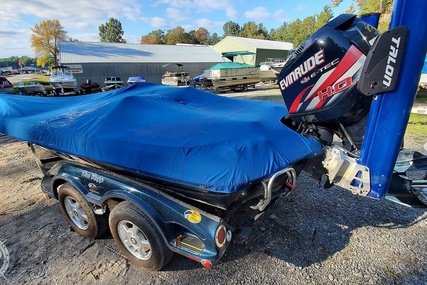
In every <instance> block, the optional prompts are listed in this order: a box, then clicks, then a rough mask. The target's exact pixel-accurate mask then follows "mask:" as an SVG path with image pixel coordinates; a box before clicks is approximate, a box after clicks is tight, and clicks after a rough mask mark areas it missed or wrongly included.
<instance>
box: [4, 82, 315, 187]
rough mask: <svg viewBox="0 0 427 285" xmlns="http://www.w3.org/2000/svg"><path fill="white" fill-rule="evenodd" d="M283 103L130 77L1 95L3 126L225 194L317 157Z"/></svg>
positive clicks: (50, 145) (64, 149)
mask: <svg viewBox="0 0 427 285" xmlns="http://www.w3.org/2000/svg"><path fill="white" fill-rule="evenodd" d="M286 114H287V110H286V107H285V106H284V105H280V104H275V103H271V102H266V101H257V100H244V99H238V98H227V97H224V96H218V95H215V94H211V93H208V92H204V91H201V90H197V89H195V88H192V87H185V88H177V87H170V86H164V85H158V84H150V83H137V84H133V85H131V86H128V87H123V88H120V89H116V90H112V91H108V92H103V93H97V94H91V95H85V96H69V97H66V96H65V97H29V96H19V95H6V94H1V95H0V132H2V133H4V134H7V135H10V136H13V137H15V138H18V139H20V140H23V141H28V142H29V143H32V144H36V145H39V146H42V147H45V148H47V149H51V150H54V151H57V152H60V153H64V154H69V155H74V156H77V157H80V158H82V159H86V160H90V161H93V162H95V163H96V162H99V163H102V164H104V165H110V166H111V167H117V168H120V169H123V170H126V171H128V172H130V173H135V174H137V175H140V176H142V177H151V178H153V179H158V180H161V181H169V182H171V183H174V184H177V185H183V186H186V187H193V188H197V189H201V190H203V191H205V192H214V193H217V194H231V193H235V192H238V191H240V190H243V189H245V188H246V187H248V185H251V184H252V183H253V182H257V181H258V182H259V181H261V180H262V179H265V178H267V177H270V176H271V175H272V174H273V173H275V172H277V171H279V170H281V169H284V168H286V167H288V166H291V165H293V164H295V163H297V162H299V161H301V160H304V159H306V158H310V157H315V156H317V155H320V154H321V153H322V149H321V146H320V144H319V143H318V141H317V140H315V139H311V138H306V137H304V136H301V135H300V134H298V133H296V132H294V131H292V130H290V129H289V128H287V127H285V126H284V125H282V123H281V122H280V119H281V117H282V116H284V115H286Z"/></svg>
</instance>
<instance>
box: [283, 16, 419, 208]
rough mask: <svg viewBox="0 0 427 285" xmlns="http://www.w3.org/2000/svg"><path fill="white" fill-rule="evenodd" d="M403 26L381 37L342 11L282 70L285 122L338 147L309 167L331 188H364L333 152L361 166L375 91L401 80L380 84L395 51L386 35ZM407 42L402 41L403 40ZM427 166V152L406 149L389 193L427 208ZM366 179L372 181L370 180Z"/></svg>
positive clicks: (347, 162)
mask: <svg viewBox="0 0 427 285" xmlns="http://www.w3.org/2000/svg"><path fill="white" fill-rule="evenodd" d="M397 29H399V28H397ZM397 29H394V31H395V32H394V33H384V34H382V35H381V36H379V33H378V32H377V30H376V29H375V28H374V27H372V26H371V25H369V24H367V23H366V22H364V21H362V20H361V19H360V18H357V17H356V16H355V15H346V14H344V15H340V16H338V17H336V18H335V19H333V20H331V21H330V22H329V23H327V24H326V25H325V26H323V27H322V28H320V29H319V30H318V31H317V32H315V33H314V34H313V35H312V36H311V37H310V38H308V39H307V40H306V41H305V42H304V43H303V44H302V45H301V46H300V47H298V48H297V49H296V50H295V51H294V52H293V53H292V55H291V56H290V57H289V59H288V60H287V62H286V64H285V66H284V67H283V69H282V71H281V72H280V75H279V78H278V84H279V87H280V90H281V92H282V96H283V99H284V101H285V104H286V106H287V108H288V111H289V114H288V115H287V116H285V117H283V118H282V123H283V124H285V125H286V126H288V127H290V128H292V129H294V130H295V131H297V132H299V133H301V134H303V135H306V136H311V137H315V138H317V139H318V140H319V141H320V142H321V143H322V144H323V145H324V147H325V150H326V152H328V150H330V149H333V151H329V154H325V158H323V160H322V161H310V162H309V163H306V166H305V168H304V169H305V170H306V171H307V172H309V173H310V174H311V175H312V176H313V177H315V178H317V179H318V180H319V181H320V180H321V177H322V175H323V174H325V172H326V173H327V175H328V177H329V179H330V180H329V181H327V182H326V183H325V187H330V186H332V185H334V184H335V185H338V186H341V187H344V188H346V189H350V190H353V191H354V192H356V193H357V191H359V190H360V189H359V188H358V187H357V183H354V184H353V182H350V183H347V182H346V181H345V179H342V177H344V176H345V174H343V173H344V171H342V170H338V169H334V165H338V164H340V163H341V162H342V161H341V157H340V156H334V154H332V155H331V153H333V152H334V150H338V152H341V150H340V149H343V150H344V152H342V153H343V154H344V156H348V157H349V158H346V159H344V160H343V161H344V162H342V165H344V166H345V167H349V165H352V167H353V168H354V169H356V168H357V167H358V164H357V159H358V158H359V154H360V148H361V145H362V141H363V136H364V133H365V127H366V123H367V121H368V115H369V110H370V106H371V102H372V98H374V96H370V95H373V94H376V93H378V92H380V91H389V90H392V88H394V87H393V86H394V84H395V81H393V80H392V79H391V78H390V82H385V83H387V84H386V85H387V87H386V88H384V86H380V85H381V84H376V82H377V81H376V79H375V77H376V76H377V74H376V72H373V71H374V70H375V69H377V70H379V71H380V73H379V78H381V80H382V78H383V76H384V72H383V70H384V69H385V67H383V68H378V66H381V64H385V63H384V62H387V60H383V58H386V59H387V57H388V55H389V54H388V52H389V49H383V48H382V46H381V43H382V42H383V39H384V41H385V42H387V37H389V35H390V34H392V35H393V34H395V33H397V32H398V33H400V35H403V33H402V31H401V30H399V31H398V30H397ZM387 34H388V35H387ZM377 36H378V38H377ZM404 42H405V40H404V39H402V44H403V43H404ZM385 46H387V45H385ZM402 48H403V47H402ZM400 54H401V53H400ZM365 62H366V63H365ZM397 62H399V60H397V59H396V66H395V67H397V66H398V65H399V64H400V63H399V64H398V63H397ZM396 74H398V72H396ZM384 78H385V77H384ZM371 79H372V80H371ZM385 79H387V78H385ZM382 82H383V85H384V81H382ZM359 90H363V93H362V92H360V91H359ZM378 90H380V91H378ZM334 135H337V136H338V137H339V138H340V139H341V140H342V144H343V146H344V148H342V147H341V146H339V145H337V144H336V142H335V141H334ZM325 161H326V162H327V163H325ZM331 161H332V163H331ZM345 167H344V168H345ZM345 169H346V168H345ZM358 169H359V170H360V171H361V170H364V169H365V168H363V167H361V168H358ZM426 170H427V157H426V156H424V155H422V154H421V153H418V152H416V151H411V150H406V149H401V151H400V153H399V157H398V159H397V162H396V165H395V167H394V172H393V176H392V178H391V183H390V186H389V187H388V189H387V193H388V195H392V196H394V197H395V198H397V199H398V200H399V201H400V202H403V203H406V204H409V205H413V206H419V205H426V206H427V198H426V197H427V195H426V194H423V195H419V193H420V191H421V190H420V189H425V187H426V185H427V184H426V182H427V172H426ZM356 172H357V171H356ZM337 173H338V175H337ZM340 175H341V176H340ZM331 177H332V178H331ZM337 177H339V178H337ZM331 180H333V181H331ZM337 181H339V182H337ZM363 183H365V184H367V183H369V180H365V181H364V182H363ZM359 184H360V182H359ZM423 191H426V190H423ZM367 193H368V192H365V193H364V194H363V195H367ZM426 193H427V192H426ZM359 194H360V193H359ZM389 197H390V196H389Z"/></svg>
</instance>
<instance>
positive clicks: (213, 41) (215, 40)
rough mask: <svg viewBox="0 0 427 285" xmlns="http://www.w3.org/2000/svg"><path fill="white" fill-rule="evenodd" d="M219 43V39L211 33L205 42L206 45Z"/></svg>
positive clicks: (215, 34)
mask: <svg viewBox="0 0 427 285" xmlns="http://www.w3.org/2000/svg"><path fill="white" fill-rule="evenodd" d="M220 41H221V37H219V36H218V34H217V33H213V34H212V35H211V36H210V37H209V38H208V41H207V44H208V45H215V44H217V43H219V42H220Z"/></svg>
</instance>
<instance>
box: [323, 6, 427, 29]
mask: <svg viewBox="0 0 427 285" xmlns="http://www.w3.org/2000/svg"><path fill="white" fill-rule="evenodd" d="M342 1H343V0H331V6H332V7H338V6H339V5H340V4H341V3H342ZM423 1H424V0H423ZM392 9H393V0H353V3H352V4H351V5H350V7H349V8H348V9H347V12H348V13H352V14H359V15H362V14H367V13H381V16H380V21H379V24H378V30H379V31H380V32H385V31H387V30H388V26H389V24H390V19H391V10H392Z"/></svg>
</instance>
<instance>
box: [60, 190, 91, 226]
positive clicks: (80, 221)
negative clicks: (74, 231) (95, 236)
mask: <svg viewBox="0 0 427 285" xmlns="http://www.w3.org/2000/svg"><path fill="white" fill-rule="evenodd" d="M64 206H65V210H66V211H67V214H68V216H69V217H70V219H71V221H72V222H73V223H74V224H75V225H76V226H77V227H78V228H79V229H82V230H87V229H88V228H89V219H88V217H87V215H86V213H85V211H84V210H83V208H82V207H81V206H80V204H79V203H78V202H77V201H76V200H75V199H74V198H73V197H71V196H67V197H65V199H64Z"/></svg>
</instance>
